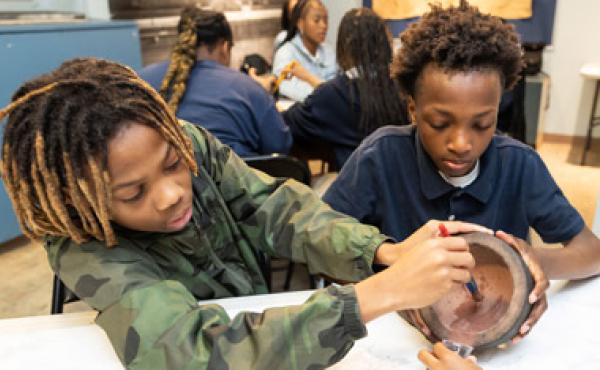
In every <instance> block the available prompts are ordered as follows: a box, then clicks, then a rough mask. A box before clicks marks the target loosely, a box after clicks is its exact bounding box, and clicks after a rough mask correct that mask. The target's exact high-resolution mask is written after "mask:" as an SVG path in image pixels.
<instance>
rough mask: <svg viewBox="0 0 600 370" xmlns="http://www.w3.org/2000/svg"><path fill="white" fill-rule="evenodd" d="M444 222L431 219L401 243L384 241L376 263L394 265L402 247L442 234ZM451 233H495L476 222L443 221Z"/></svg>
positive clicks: (375, 260) (379, 249) (377, 254)
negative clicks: (441, 229)
mask: <svg viewBox="0 0 600 370" xmlns="http://www.w3.org/2000/svg"><path fill="white" fill-rule="evenodd" d="M440 223H442V222H441V221H437V220H430V221H428V222H427V223H426V224H425V225H423V226H421V227H420V228H419V229H418V230H417V231H415V232H414V233H413V234H412V235H411V236H409V237H408V238H406V239H404V241H402V242H401V243H397V244H393V243H383V244H381V246H380V247H379V248H377V251H376V252H375V259H374V261H373V262H374V263H377V264H380V265H388V266H389V265H392V264H393V263H394V262H396V261H397V260H398V258H399V257H400V256H401V255H402V249H404V248H408V247H410V246H414V245H419V244H422V243H423V242H425V241H426V240H428V239H431V238H435V237H438V236H440V228H439V225H440ZM443 224H444V226H445V227H446V229H448V232H449V233H450V235H454V234H459V233H468V232H472V231H480V232H484V233H487V234H493V231H492V230H490V229H488V228H486V227H483V226H480V225H476V224H470V223H468V222H460V221H444V222H443Z"/></svg>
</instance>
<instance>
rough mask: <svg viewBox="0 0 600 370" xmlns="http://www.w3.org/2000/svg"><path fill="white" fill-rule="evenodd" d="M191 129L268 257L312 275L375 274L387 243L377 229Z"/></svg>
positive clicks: (242, 223) (234, 209)
mask: <svg viewBox="0 0 600 370" xmlns="http://www.w3.org/2000/svg"><path fill="white" fill-rule="evenodd" d="M190 126H191V125H188V126H186V127H187V129H188V132H189V133H190V135H191V136H192V137H193V138H194V140H195V142H196V143H195V144H196V148H197V150H199V151H201V157H202V161H203V163H202V166H204V167H205V168H207V170H208V172H209V174H210V175H211V176H212V177H213V180H214V181H215V183H216V184H218V186H219V189H220V191H221V194H222V196H223V198H224V199H225V201H226V203H227V205H228V207H229V209H230V211H231V213H232V214H233V217H234V218H235V219H236V221H237V224H238V226H239V227H240V228H241V229H242V231H243V232H244V233H245V234H246V235H247V236H248V238H247V239H249V240H251V241H252V242H253V243H254V246H255V247H256V248H260V249H262V250H263V251H265V252H266V253H268V254H270V255H273V256H278V257H284V258H289V259H291V260H293V261H296V262H301V263H305V264H307V266H308V269H309V271H310V273H312V274H325V275H327V276H330V277H333V278H336V279H338V280H342V281H359V280H362V279H364V278H366V277H368V276H369V275H371V274H372V273H373V271H372V264H373V258H374V255H375V250H376V249H377V247H378V246H379V245H380V244H381V243H382V242H383V241H385V240H386V239H389V238H388V237H386V236H385V235H382V234H380V233H379V231H378V229H377V228H375V227H372V226H368V225H364V224H361V223H359V222H358V221H357V220H356V219H354V218H351V217H348V216H346V215H344V214H342V213H339V212H336V211H334V210H333V209H331V207H329V206H328V205H327V204H326V203H324V202H323V201H321V199H320V198H319V197H318V195H316V194H315V193H314V192H313V191H312V190H311V189H310V188H309V187H307V186H305V185H303V184H301V183H299V182H297V181H294V180H287V181H284V180H282V179H275V178H272V177H270V176H267V175H266V174H264V173H262V172H260V171H257V170H254V169H251V168H249V167H248V166H247V165H246V164H245V163H244V161H243V160H242V159H240V158H239V157H238V156H237V155H236V154H235V153H233V151H231V149H229V148H228V147H227V146H225V145H222V144H221V143H220V142H219V141H218V140H217V139H216V138H214V137H213V136H212V135H210V134H209V133H208V132H206V131H205V130H202V129H199V128H196V127H195V126H193V127H190Z"/></svg>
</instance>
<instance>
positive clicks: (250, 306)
mask: <svg viewBox="0 0 600 370" xmlns="http://www.w3.org/2000/svg"><path fill="white" fill-rule="evenodd" d="M310 294H311V292H310V291H305V292H292V293H281V294H271V295H262V296H251V297H241V298H230V299H222V300H217V301H212V302H217V303H219V304H221V305H223V307H225V309H226V310H227V312H228V313H229V314H230V315H235V314H236V313H238V312H240V311H242V310H251V311H260V310H262V309H264V308H266V307H275V306H284V305H290V304H297V303H302V302H303V301H304V300H305V299H306V298H307V297H308V296H309V295H310ZM548 295H549V300H550V302H549V308H548V311H547V312H546V314H545V315H544V316H543V317H542V319H541V320H540V322H539V323H538V325H536V326H535V327H534V329H533V331H532V333H531V334H530V335H529V336H528V337H527V338H526V339H525V340H523V341H522V342H521V343H519V344H518V345H517V346H515V347H511V348H509V349H506V350H491V351H488V352H487V353H484V354H481V355H480V356H479V361H480V364H481V365H482V366H483V368H484V369H485V370H492V369H503V370H504V369H512V370H521V369H522V370H525V369H527V370H531V369H544V370H548V369H557V370H558V369H560V370H564V369H569V370H597V369H600V351H599V350H598V349H599V348H600V335H599V331H600V315H599V314H600V279H592V280H587V281H582V282H575V283H566V282H555V283H553V284H552V286H551V288H550V290H549V293H548ZM94 317H95V313H94V312H83V313H76V314H64V315H55V316H39V317H27V318H20V319H6V320H0V369H3V370H14V369H44V370H48V369H57V370H58V369H60V370H71V369H72V370H82V369H98V370H100V369H102V370H112V369H115V370H116V369H119V370H121V369H123V367H122V366H121V364H120V363H119V361H118V359H117V357H116V355H115V353H114V351H113V349H112V347H111V345H110V343H109V342H108V339H107V337H106V335H105V334H104V332H103V331H102V329H100V328H99V327H98V326H97V325H95V324H94V323H93V321H94ZM367 327H368V330H369V335H368V336H367V337H366V338H364V339H361V340H359V341H357V342H356V344H355V346H354V348H353V349H352V350H351V351H350V353H349V354H348V355H347V356H346V357H345V358H344V359H343V360H342V361H341V362H340V363H338V364H336V365H334V366H333V367H332V368H331V369H335V370H354V369H357V370H358V369H361V370H369V369H423V367H422V365H420V363H419V362H418V361H417V359H416V355H417V352H418V350H419V349H421V348H424V347H428V346H429V344H428V343H427V342H426V341H425V339H423V337H422V336H421V335H420V334H419V333H418V332H417V331H416V330H414V329H412V328H411V327H410V326H408V325H407V324H406V323H404V321H402V320H401V319H400V318H399V317H398V316H397V315H395V314H388V315H386V316H383V317H381V318H379V319H377V320H375V321H373V322H371V323H369V324H368V325H367Z"/></svg>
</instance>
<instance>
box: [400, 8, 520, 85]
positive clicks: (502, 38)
mask: <svg viewBox="0 0 600 370" xmlns="http://www.w3.org/2000/svg"><path fill="white" fill-rule="evenodd" d="M400 39H401V41H402V46H401V48H400V50H399V51H398V53H397V55H396V56H395V58H394V61H393V63H392V77H393V78H394V79H395V80H397V82H398V84H399V86H400V88H401V89H402V91H403V92H404V93H405V94H407V95H408V96H414V94H415V85H416V82H417V80H418V79H419V76H420V75H421V72H422V71H423V69H424V68H425V66H427V65H428V64H430V63H434V64H435V65H437V66H438V67H441V68H443V69H445V70H448V71H456V72H465V71H472V70H494V71H498V72H499V74H500V77H501V81H502V84H503V87H504V88H505V89H507V90H508V89H511V88H512V87H513V86H514V85H515V84H516V82H517V81H518V80H519V77H520V72H521V69H522V63H523V61H522V52H521V46H520V43H519V37H518V35H517V33H516V31H515V29H514V27H513V26H512V25H510V24H506V23H504V22H503V21H502V20H501V19H500V18H498V17H494V16H491V15H487V14H482V13H481V12H479V9H477V8H476V7H472V6H470V5H469V4H468V3H467V1H464V0H463V1H461V2H460V5H458V6H456V7H449V8H445V9H444V8H442V7H441V6H438V5H432V6H431V11H430V12H428V13H426V14H424V15H423V17H422V18H421V19H420V20H419V21H418V22H416V23H414V24H412V25H410V26H409V28H408V29H406V30H405V31H404V32H403V33H402V34H401V35H400Z"/></svg>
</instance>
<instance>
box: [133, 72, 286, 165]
mask: <svg viewBox="0 0 600 370" xmlns="http://www.w3.org/2000/svg"><path fill="white" fill-rule="evenodd" d="M168 66H169V62H168V61H165V62H161V63H157V64H153V65H150V66H148V67H145V68H144V69H142V70H141V71H139V76H140V77H141V78H142V79H144V80H145V81H147V82H148V83H149V84H150V85H152V87H154V89H156V90H157V91H158V90H159V89H160V85H161V83H162V80H163V78H164V76H165V73H166V71H167V68H168ZM177 117H178V118H182V119H184V120H186V121H188V122H191V123H193V124H196V125H199V126H202V127H204V128H206V129H207V130H208V131H210V132H211V133H212V134H213V135H215V136H216V137H217V138H218V139H219V140H220V141H221V142H223V143H224V144H227V145H229V146H230V147H231V148H232V149H233V151H234V152H236V153H237V154H238V155H239V156H251V155H257V154H270V153H288V152H289V150H290V147H291V146H292V134H291V132H290V130H289V128H288V127H287V125H286V124H285V123H284V122H283V118H282V117H281V115H280V114H279V112H278V111H277V109H276V108H275V102H274V101H273V98H272V97H271V96H269V95H268V94H267V92H266V91H265V90H264V89H263V88H262V87H261V86H260V85H259V84H258V83H256V82H255V81H254V80H252V78H250V77H248V76H246V75H245V74H243V73H240V72H239V71H236V70H233V69H231V68H229V67H226V66H223V65H221V64H219V63H217V62H215V61H208V60H204V61H198V62H196V64H195V65H194V67H193V68H192V70H191V71H190V75H189V77H188V81H187V88H186V91H185V93H184V95H183V97H182V99H181V101H180V103H179V107H178V109H177Z"/></svg>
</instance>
